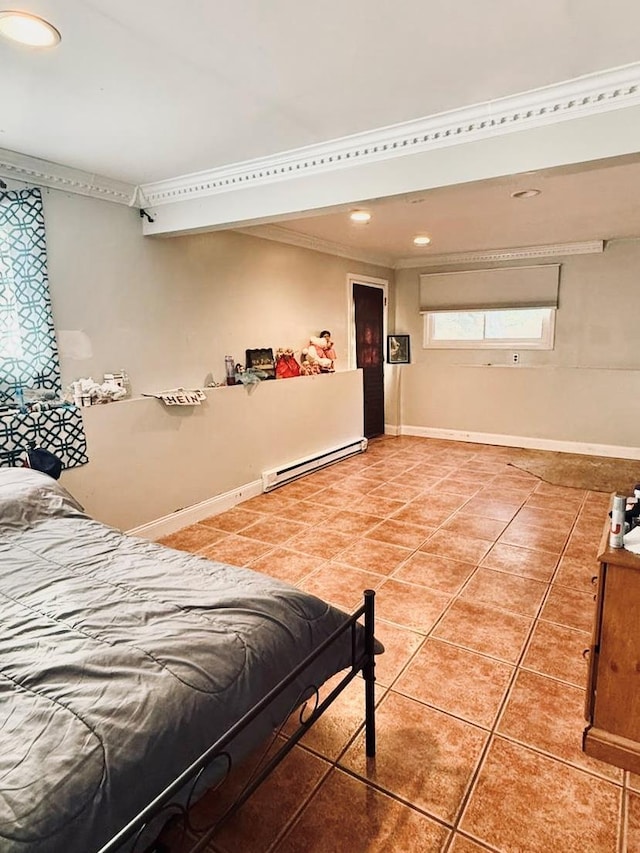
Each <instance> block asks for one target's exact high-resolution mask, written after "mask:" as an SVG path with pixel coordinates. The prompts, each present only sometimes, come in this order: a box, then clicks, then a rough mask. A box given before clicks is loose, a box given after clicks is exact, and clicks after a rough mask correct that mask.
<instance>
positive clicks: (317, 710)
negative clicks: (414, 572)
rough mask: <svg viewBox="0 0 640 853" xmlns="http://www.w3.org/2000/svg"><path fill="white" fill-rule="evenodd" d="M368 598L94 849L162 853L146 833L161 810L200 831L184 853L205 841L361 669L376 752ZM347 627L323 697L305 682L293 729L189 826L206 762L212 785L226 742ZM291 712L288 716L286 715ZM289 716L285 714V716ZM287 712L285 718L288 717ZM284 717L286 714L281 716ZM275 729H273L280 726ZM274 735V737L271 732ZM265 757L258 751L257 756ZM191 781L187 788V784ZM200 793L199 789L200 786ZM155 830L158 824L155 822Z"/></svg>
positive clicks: (368, 732) (370, 751)
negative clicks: (218, 804) (338, 672)
mask: <svg viewBox="0 0 640 853" xmlns="http://www.w3.org/2000/svg"><path fill="white" fill-rule="evenodd" d="M374 600H375V592H374V590H372V589H366V590H365V591H364V601H363V603H362V604H361V605H360V607H359V608H358V609H357V610H355V611H354V612H353V613H352V614H351V615H350V616H349V617H348V619H347V620H346V621H345V622H344V624H343V625H341V626H340V627H339V628H338V629H337V630H336V631H334V632H333V634H331V636H329V637H327V639H326V640H325V641H324V642H323V643H322V644H321V645H320V646H318V648H317V649H315V651H313V652H312V653H311V654H310V655H308V656H307V657H306V658H305V659H304V660H303V661H302V662H301V663H300V664H298V666H296V667H295V669H293V670H292V671H291V672H290V673H289V675H287V676H285V678H283V679H282V680H281V681H280V682H279V684H277V685H276V686H275V687H274V688H273V689H272V690H270V691H269V693H267V695H266V696H264V697H263V698H262V699H261V700H260V701H259V702H258V703H257V704H256V705H254V707H253V708H251V709H250V710H249V711H247V713H246V714H244V716H243V717H241V718H240V719H239V720H238V722H237V723H235V724H234V725H233V726H232V727H231V728H230V729H229V730H228V731H227V732H225V734H224V735H222V736H221V737H220V738H218V740H216V741H215V743H213V744H212V745H211V746H210V747H208V748H207V749H206V750H205V751H204V752H203V753H202V754H201V755H200V756H199V757H198V758H197V759H196V760H195V761H193V762H192V763H191V764H190V766H189V767H187V768H186V770H184V771H183V772H182V773H181V774H180V775H179V776H178V777H177V778H176V779H175V780H174V781H173V782H171V784H170V785H168V786H167V787H166V788H165V789H164V790H163V791H162V792H161V793H160V794H158V796H157V797H155V799H153V800H152V801H151V802H150V803H149V804H148V805H147V806H146V807H145V808H144V809H143V810H142V811H141V812H140V813H139V814H138V815H136V817H134V818H133V819H132V820H131V821H130V822H129V823H128V824H127V825H126V826H125V827H123V828H122V829H121V830H120V831H119V832H118V833H117V834H116V835H114V836H113V838H112V839H111V840H110V841H109V842H108V843H107V844H105V845H104V846H103V847H101V848H100V849H99V850H98V853H116V851H118V850H121V849H122V848H123V845H128V846H127V848H125V849H127V850H129V851H130V853H135V851H138V850H139V849H140V850H141V849H142V848H141V847H140V842H141V839H145V835H147V838H146V839H145V842H144V843H145V844H146V845H149V844H151V846H150V847H149V846H146V847H145V848H144V849H145V851H146V853H152V851H156V853H162V851H166V850H167V848H166V847H164V846H162V844H161V843H158V842H153V843H151V839H150V838H149V837H148V828H149V824H150V822H151V821H154V823H155V822H157V821H159V819H160V818H161V816H163V815H166V820H167V821H168V820H169V819H170V818H171V817H172V816H174V817H175V816H178V817H179V818H180V819H181V821H182V825H183V833H184V832H186V829H187V828H189V829H191V830H192V831H195V832H198V833H199V834H200V837H199V838H198V840H197V841H196V843H195V844H194V845H193V847H192V848H191V850H190V851H189V853H199V851H201V850H203V848H204V847H205V846H206V845H207V844H208V842H209V841H210V840H211V838H212V837H213V836H214V834H215V833H216V832H217V831H218V829H219V828H220V827H221V826H222V824H223V823H225V822H226V821H227V820H229V818H231V817H232V816H233V815H234V814H236V812H237V811H238V810H239V809H240V807H241V806H242V805H243V804H244V803H245V802H246V801H247V799H248V798H249V797H250V796H251V794H253V792H254V791H255V790H256V788H258V786H259V785H261V784H262V782H264V780H265V779H266V778H267V776H269V774H270V773H271V772H272V771H273V770H274V769H275V767H276V766H277V765H278V764H279V763H280V762H281V761H282V760H283V759H284V758H285V757H286V755H288V753H289V752H290V751H291V750H292V749H293V747H294V746H295V745H296V744H297V743H298V741H299V740H300V739H301V738H302V737H303V736H304V735H305V733H306V732H307V730H308V729H309V728H310V727H311V726H312V725H313V724H314V723H315V722H316V720H317V719H318V718H319V717H320V716H321V715H322V714H323V713H324V712H325V711H326V709H327V708H328V707H329V705H331V703H332V702H333V701H334V700H335V699H336V698H337V697H338V696H339V695H340V693H342V691H343V690H344V689H345V688H346V687H347V686H348V685H349V684H350V683H351V681H353V679H354V678H355V677H356V675H358V674H359V673H360V672H362V676H363V678H364V688H365V751H366V755H367V757H373V756H374V755H375V752H376V732H375V694H374V684H375V640H374V622H375V613H374ZM362 617H364V648H363V651H362V652H361V654H358V650H357V640H356V631H357V628H356V624H357V622H358V620H359V619H360V618H362ZM348 630H351V669H350V670H349V671H348V672H347V673H346V675H344V676H343V678H342V679H341V680H340V681H339V683H338V684H337V685H336V686H335V687H334V688H333V689H332V690H331V692H330V693H329V695H328V696H326V697H325V699H323V700H322V702H321V701H320V695H319V690H320V687H319V686H318V685H315V684H309V685H308V686H307V687H306V688H305V689H304V690H303V692H302V694H300V695H299V697H298V699H297V700H296V702H295V703H294V707H293V708H292V709H291V713H293V712H294V711H295V710H296V709H297V708H299V707H300V705H301V704H303V711H302V712H301V713H300V721H299V725H298V727H297V729H296V730H295V731H294V732H293V733H292V734H290V735H288V737H287V740H286V741H285V742H284V744H283V745H282V746H281V747H280V748H279V749H278V750H277V751H276V752H275V753H274V754H273V755H272V757H270V758H269V760H268V761H266V763H265V764H264V766H263V767H262V769H260V770H259V771H257V770H256V771H254V773H253V774H252V776H251V777H250V778H249V781H248V782H247V783H246V784H245V786H244V787H243V789H242V790H241V792H240V794H239V795H238V796H237V797H236V798H235V800H234V801H233V802H232V804H231V805H230V806H229V807H228V808H227V809H226V810H225V811H224V812H223V813H222V815H221V816H220V817H218V818H216V820H215V821H214V822H213V823H212V824H211V825H210V826H208V827H207V828H205V829H204V830H203V829H202V828H197V829H196V828H195V827H193V826H192V824H191V823H190V820H189V808H190V806H191V805H192V804H193V803H194V802H195V800H196V799H197V797H196V796H195V791H196V787H197V785H198V782H199V781H200V780H201V777H202V775H203V773H204V772H205V770H206V769H207V768H208V767H211V766H212V765H213V764H214V762H216V761H219V760H221V759H222V760H223V761H224V774H223V778H222V780H221V781H220V782H218V783H217V784H216V785H215V787H216V788H217V787H219V785H221V784H222V783H223V782H224V781H225V780H226V778H227V777H228V775H229V772H230V770H231V768H232V764H233V760H232V758H231V755H230V754H229V752H228V751H227V746H229V744H231V743H232V741H233V740H234V738H236V737H237V736H238V735H239V734H240V733H241V732H243V731H244V730H245V729H246V728H247V726H249V725H250V724H251V722H252V721H253V720H255V719H256V717H257V716H258V715H259V714H260V713H262V711H264V709H265V708H267V707H268V706H269V705H270V704H271V703H272V702H274V701H275V700H276V699H277V698H278V697H279V696H280V695H281V694H282V693H283V692H284V691H285V690H286V689H287V687H289V685H291V684H292V683H293V682H294V681H295V680H296V678H298V676H300V675H302V674H303V673H304V671H305V669H306V668H307V667H308V666H309V665H310V664H311V663H313V661H315V660H316V659H317V658H318V657H320V655H321V654H323V653H324V652H325V651H326V650H327V649H328V648H329V647H330V646H331V645H332V644H333V643H335V642H337V641H338V640H339V638H340V637H342V635H343V634H344V633H346V632H347V631H348ZM310 698H313V700H314V707H313V710H312V712H311V713H310V714H309V715H308V717H306V719H303V715H304V703H306V702H307V701H308V700H309V699H310ZM291 713H290V714H289V716H291ZM288 718H289V717H288ZM288 718H287V719H288ZM285 722H286V720H285ZM283 726H284V722H283V724H282V726H281V728H280V729H279V730H278V732H276V736H277V734H279V733H280V732H281V731H282V727H283ZM274 740H275V737H274ZM264 757H266V754H265V756H263V758H264ZM189 785H190V786H191V787H190V788H189V787H188V786H189ZM186 791H188V795H187V797H186V805H183V804H182V803H181V802H177V801H173V799H172V798H173V797H175V796H177V795H180V798H181V800H183V801H184V799H185V792H186ZM202 793H204V791H203V792H202ZM157 829H158V831H160V829H161V826H160V825H158V826H157Z"/></svg>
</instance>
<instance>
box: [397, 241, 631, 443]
mask: <svg viewBox="0 0 640 853" xmlns="http://www.w3.org/2000/svg"><path fill="white" fill-rule="evenodd" d="M639 271H640V241H637V240H626V241H615V242H612V243H610V244H608V245H607V248H606V251H605V252H604V253H603V254H601V255H582V256H576V257H567V258H564V259H562V270H561V281H560V297H559V308H558V311H557V315H556V340H555V348H554V349H553V350H552V351H539V352H537V351H531V350H529V351H528V350H520V351H519V352H520V364H519V365H517V366H510V365H509V358H510V353H511V350H476V351H473V350H432V349H429V350H425V349H423V348H422V317H421V315H420V314H419V304H418V290H419V276H420V273H421V272H423V270H418V269H415V270H402V271H399V272H397V273H396V304H395V319H394V322H395V328H396V331H397V332H407V333H410V334H411V340H412V344H413V347H412V364H411V365H409V366H406V367H399V368H398V367H397V368H395V370H396V371H397V372H398V374H399V384H400V390H399V395H400V397H399V412H400V414H399V423H401V424H402V425H404V426H405V427H406V428H427V429H442V430H454V431H468V432H472V433H473V432H479V433H488V434H492V435H509V436H522V437H533V438H536V437H539V438H544V439H549V440H558V441H567V442H581V443H590V444H593V443H595V444H603V445H613V446H623V447H639V446H640V433H639V431H638V426H637V425H638V423H639V422H640V335H639V333H638V317H640V285H639V283H638V282H639V278H638V274H639ZM513 349H514V351H515V350H517V347H514V348H513ZM489 363H490V365H491V366H489Z"/></svg>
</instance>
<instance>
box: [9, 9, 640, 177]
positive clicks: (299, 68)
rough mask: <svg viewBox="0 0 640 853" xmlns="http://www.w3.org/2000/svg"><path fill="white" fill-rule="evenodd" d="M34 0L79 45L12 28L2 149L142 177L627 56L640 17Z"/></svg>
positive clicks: (412, 113) (627, 12) (242, 156)
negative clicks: (26, 38) (37, 45)
mask: <svg viewBox="0 0 640 853" xmlns="http://www.w3.org/2000/svg"><path fill="white" fill-rule="evenodd" d="M14 5H15V4H14V3H13V2H11V3H7V6H8V8H12V7H13V6H14ZM20 7H21V8H22V9H24V10H27V11H32V12H34V13H36V14H39V15H41V16H43V17H45V18H46V19H48V20H50V21H51V22H52V23H53V24H54V25H55V26H56V27H57V28H58V29H59V30H60V32H61V33H62V43H61V45H60V46H59V47H58V48H56V49H55V50H51V51H48V52H47V51H34V50H30V49H25V48H22V47H20V46H17V45H13V44H11V43H9V42H7V41H5V40H4V39H0V42H1V43H0V68H1V69H2V71H1V74H0V103H1V104H2V109H1V110H0V147H1V148H5V149H10V150H13V151H18V152H21V153H24V154H28V155H31V156H35V157H41V158H44V159H46V160H51V161H53V162H57V163H62V164H64V165H67V166H73V167H75V168H78V169H83V170H86V171H88V172H93V173H97V174H100V175H105V176H107V177H111V178H116V179H120V180H126V181H129V182H131V183H134V184H142V183H146V182H150V181H156V180H160V179H164V178H171V177H175V176H178V175H184V174H187V173H191V172H195V171H200V170H205V169H209V168H212V167H215V166H221V165H224V164H228V163H235V162H238V161H243V160H246V159H248V158H255V157H262V156H265V155H270V154H275V153H277V152H281V151H285V150H289V149H293V148H298V147H300V146H305V145H310V144H315V143H318V142H321V141H324V140H329V139H334V138H338V137H342V136H345V135H347V134H352V133H357V132H361V131H365V130H368V129H371V128H377V127H382V126H385V125H389V124H392V123H396V122H402V121H407V120H410V119H414V118H418V117H422V116H426V115H431V114H434V113H437V112H439V111H443V110H448V109H452V108H456V107H462V106H465V105H468V104H474V103H478V102H481V101H485V100H490V99H495V98H498V97H501V96H504V95H509V94H513V93H517V92H521V91H524V90H530V89H533V88H536V87H540V86H544V85H548V84H550V83H554V82H557V81H562V80H567V79H570V78H574V77H576V76H580V75H583V74H587V73H589V72H593V71H599V70H603V69H606V68H612V67H615V66H620V65H624V64H627V63H630V62H633V61H635V60H637V59H638V47H637V44H638V40H637V34H638V32H639V31H640V4H639V3H637V2H636V0H609V2H608V3H607V4H606V6H603V4H602V2H601V0H536V2H535V3H525V2H521V0H517V2H513V0H483V2H481V3H480V2H478V0H459V2H458V3H455V4H454V3H451V2H450V0H430V2H425V0H398V2H395V3H393V4H390V3H388V2H387V0H348V2H345V0H322V2H316V3H310V2H300V0H268V2H265V0H242V2H238V0H216V2H207V0H190V2H183V3H175V2H174V0H171V2H170V0H134V2H132V0H65V2H64V3H61V2H59V0H58V2H56V1H55V0H22V2H21V3H20Z"/></svg>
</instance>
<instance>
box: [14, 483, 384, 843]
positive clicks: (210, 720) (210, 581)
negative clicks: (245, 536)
mask: <svg viewBox="0 0 640 853" xmlns="http://www.w3.org/2000/svg"><path fill="white" fill-rule="evenodd" d="M363 614H364V615H365V617H366V618H365V622H366V630H365V629H364V628H363V627H362V626H361V625H360V624H359V622H358V618H359V617H361V616H362V615H363ZM0 619H1V624H2V631H1V632H0V849H1V850H2V851H3V853H27V851H28V853H55V851H64V853H91V851H98V850H105V851H107V850H108V851H111V850H116V849H118V850H123V851H124V850H131V849H132V848H133V847H134V846H135V849H136V850H138V849H142V847H143V846H144V845H143V844H141V840H140V834H142V838H143V840H144V841H145V844H146V842H147V841H148V840H149V838H150V837H151V834H152V833H156V834H157V831H158V829H159V825H160V823H159V822H161V821H162V814H164V813H165V812H163V810H164V809H166V808H167V806H168V807H169V808H172V807H175V804H177V805H178V807H179V806H184V805H185V804H188V803H190V802H192V801H193V800H194V799H195V798H197V797H198V796H199V795H200V793H201V792H203V791H204V790H205V789H206V788H207V787H208V786H210V785H211V784H212V782H215V781H217V779H218V778H219V777H220V776H221V775H223V774H224V772H225V769H226V767H225V766H224V765H228V764H232V763H234V762H237V761H238V760H241V759H242V758H243V757H244V756H245V755H246V754H248V753H249V752H250V751H251V750H253V749H255V747H256V746H257V745H258V744H260V743H262V742H264V740H265V738H267V737H268V736H269V735H270V734H272V733H273V731H274V730H275V729H277V728H278V726H280V725H281V724H282V723H283V721H284V719H285V718H286V717H287V716H288V715H289V713H290V712H291V711H292V710H293V709H294V708H296V707H297V706H299V705H300V703H301V701H302V700H303V699H305V698H307V697H309V696H310V695H315V697H316V699H317V695H318V694H317V686H318V685H321V684H322V683H323V682H324V681H325V680H326V679H328V678H329V677H330V676H332V675H334V674H335V673H337V672H339V671H341V670H343V669H346V670H347V672H346V675H345V677H344V679H343V682H344V686H346V684H347V683H348V682H349V681H350V680H351V679H352V678H354V677H355V676H356V675H357V674H358V673H359V672H362V673H363V675H364V676H365V695H366V716H367V751H368V753H369V754H373V752H374V751H375V730H374V717H373V714H374V701H373V682H374V640H373V593H372V592H371V591H367V593H366V599H365V604H364V605H363V606H362V608H360V609H359V610H358V611H356V613H355V614H352V616H351V617H350V618H349V617H347V616H346V615H345V614H344V613H342V612H341V611H339V610H337V609H335V608H333V607H331V606H329V605H328V604H326V603H325V602H322V601H321V600H320V599H317V598H315V597H313V596H309V595H307V594H305V593H303V592H302V591H300V590H298V589H296V588H294V587H291V586H289V585H287V584H284V583H280V582H278V581H276V580H273V579H271V578H270V577H267V576H265V575H262V574H259V573H257V572H252V571H249V570H247V569H239V568H236V567H232V566H228V565H224V564H222V563H216V562H212V561H209V560H204V559H202V558H199V557H197V556H194V555H188V554H184V553H182V552H178V551H174V550H172V549H169V548H165V547H163V546H160V545H157V544H155V543H151V542H147V541H144V540H140V539H135V538H133V537H129V536H125V535H124V534H122V533H120V532H119V531H117V530H114V529H113V528H110V527H107V526H105V525H103V524H101V523H99V522H97V521H95V520H94V519H91V518H90V517H89V516H88V515H86V514H85V513H84V511H83V509H82V507H80V506H79V504H78V503H77V502H76V501H75V500H74V499H73V497H72V496H71V495H69V494H68V493H67V492H66V491H65V490H64V489H62V488H61V487H60V486H59V485H58V484H57V483H56V482H55V481H54V480H52V479H51V478H50V477H48V476H47V475H45V474H42V473H40V472H37V471H32V470H28V469H0ZM380 650H381V649H380V647H376V648H375V651H376V652H379V651H380ZM341 684H342V682H341ZM341 689H343V686H341V687H340V690H341ZM337 692H340V691H339V690H337V691H332V693H331V695H330V696H329V698H328V699H327V700H326V702H323V703H319V702H316V703H315V704H314V707H313V708H312V713H311V714H310V717H309V718H308V719H306V720H305V721H304V722H303V723H302V726H301V728H300V730H299V731H298V732H297V733H296V734H295V735H293V736H292V737H290V738H289V739H288V740H287V741H286V743H285V749H286V751H288V749H290V748H291V747H292V746H293V745H294V743H295V742H297V740H299V738H300V737H301V736H302V734H304V731H305V730H306V727H308V725H310V724H311V723H312V722H313V721H314V720H315V718H316V717H317V716H318V715H319V713H321V712H322V711H323V710H324V707H325V706H326V704H328V702H329V701H331V700H332V699H333V698H335V695H337ZM316 705H317V707H316ZM221 757H222V759H223V760H220V759H221ZM268 769H269V768H267V771H268ZM158 815H160V817H158ZM154 816H155V821H154ZM145 833H146V835H145ZM145 839H146V840H145Z"/></svg>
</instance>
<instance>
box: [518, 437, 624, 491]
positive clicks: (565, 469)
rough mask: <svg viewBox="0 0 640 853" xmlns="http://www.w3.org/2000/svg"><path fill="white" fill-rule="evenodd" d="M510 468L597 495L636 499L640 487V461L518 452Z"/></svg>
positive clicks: (544, 451) (548, 481)
mask: <svg viewBox="0 0 640 853" xmlns="http://www.w3.org/2000/svg"><path fill="white" fill-rule="evenodd" d="M509 464H510V465H513V466H514V467H515V468H520V469H521V470H523V471H528V472H529V473H530V474H535V476H536V477H540V479H541V480H544V481H545V482H546V483H552V484H553V485H555V486H568V487H570V488H574V489H589V490H591V491H593V492H618V493H619V494H621V495H632V494H633V488H634V486H635V485H636V483H640V461H638V460H635V459H611V458H609V457H606V456H582V455H580V454H577V453H554V452H551V451H547V450H524V449H519V448H518V449H514V451H513V454H512V455H510V458H509Z"/></svg>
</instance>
